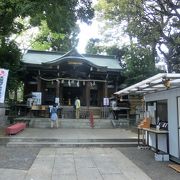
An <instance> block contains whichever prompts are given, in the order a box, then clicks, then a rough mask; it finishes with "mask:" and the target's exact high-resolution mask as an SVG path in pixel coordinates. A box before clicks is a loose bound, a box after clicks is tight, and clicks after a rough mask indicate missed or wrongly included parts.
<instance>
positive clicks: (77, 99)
mask: <svg viewBox="0 0 180 180" xmlns="http://www.w3.org/2000/svg"><path fill="white" fill-rule="evenodd" d="M80 107H81V102H80V99H79V98H78V97H76V100H75V108H76V119H79V115H80Z"/></svg>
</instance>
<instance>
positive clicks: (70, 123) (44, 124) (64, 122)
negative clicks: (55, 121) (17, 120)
mask: <svg viewBox="0 0 180 180" xmlns="http://www.w3.org/2000/svg"><path fill="white" fill-rule="evenodd" d="M29 127H32V128H48V127H50V120H49V119H31V121H30V123H29ZM59 127H60V128H91V125H90V121H89V119H79V120H76V119H61V120H59ZM94 128H102V129H108V128H113V126H112V123H111V120H102V119H98V120H94Z"/></svg>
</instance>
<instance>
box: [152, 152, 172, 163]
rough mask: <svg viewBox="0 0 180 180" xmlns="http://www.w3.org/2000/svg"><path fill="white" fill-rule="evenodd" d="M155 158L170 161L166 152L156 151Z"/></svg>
mask: <svg viewBox="0 0 180 180" xmlns="http://www.w3.org/2000/svg"><path fill="white" fill-rule="evenodd" d="M154 158H155V160H156V161H169V154H165V153H158V154H157V153H154Z"/></svg>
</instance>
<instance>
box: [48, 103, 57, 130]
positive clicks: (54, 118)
mask: <svg viewBox="0 0 180 180" xmlns="http://www.w3.org/2000/svg"><path fill="white" fill-rule="evenodd" d="M57 111H58V108H57V107H56V104H54V105H53V107H52V108H51V109H50V118H51V128H53V127H54V124H56V128H58V115H57Z"/></svg>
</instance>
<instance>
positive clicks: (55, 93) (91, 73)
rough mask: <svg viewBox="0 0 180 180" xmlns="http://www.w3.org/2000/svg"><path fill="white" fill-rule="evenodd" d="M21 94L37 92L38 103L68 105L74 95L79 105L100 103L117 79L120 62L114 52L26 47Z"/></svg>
mask: <svg viewBox="0 0 180 180" xmlns="http://www.w3.org/2000/svg"><path fill="white" fill-rule="evenodd" d="M22 65H23V68H24V72H25V74H24V95H27V94H30V93H32V92H39V93H40V94H41V105H52V104H53V103H54V102H55V99H58V101H60V104H61V105H64V106H68V105H69V106H71V105H73V103H74V100H75V98H76V97H79V98H80V100H81V105H82V106H87V107H89V106H95V107H101V106H102V105H103V98H105V97H107V98H108V97H110V96H111V95H112V94H113V93H114V92H115V91H117V90H118V86H119V85H120V83H121V81H122V80H121V70H122V68H121V66H120V63H119V61H118V59H117V58H116V57H115V56H105V55H87V54H79V53H78V52H77V51H76V50H75V49H73V50H71V51H69V52H68V53H66V54H63V53H60V52H50V51H37V50H28V51H27V53H26V54H24V56H23V58H22Z"/></svg>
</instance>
